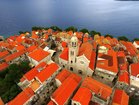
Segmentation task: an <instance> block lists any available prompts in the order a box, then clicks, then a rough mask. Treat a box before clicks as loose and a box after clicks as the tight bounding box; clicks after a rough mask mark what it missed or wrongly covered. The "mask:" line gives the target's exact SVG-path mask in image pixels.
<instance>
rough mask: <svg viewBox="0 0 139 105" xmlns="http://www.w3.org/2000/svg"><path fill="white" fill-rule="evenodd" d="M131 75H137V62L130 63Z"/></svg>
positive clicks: (138, 64)
mask: <svg viewBox="0 0 139 105" xmlns="http://www.w3.org/2000/svg"><path fill="white" fill-rule="evenodd" d="M130 66H131V75H133V76H137V75H138V74H139V63H134V64H131V65H130Z"/></svg>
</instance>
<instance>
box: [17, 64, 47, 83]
mask: <svg viewBox="0 0 139 105" xmlns="http://www.w3.org/2000/svg"><path fill="white" fill-rule="evenodd" d="M46 67H47V64H46V63H45V62H42V63H40V64H39V65H37V66H36V67H35V68H33V69H31V70H30V71H28V72H27V73H26V74H25V75H24V76H23V78H26V79H27V80H28V81H30V80H32V79H33V78H34V77H35V76H36V75H37V74H38V73H39V71H38V69H42V70H44V69H45V68H46ZM21 80H22V78H21ZM21 80H20V81H21Z"/></svg>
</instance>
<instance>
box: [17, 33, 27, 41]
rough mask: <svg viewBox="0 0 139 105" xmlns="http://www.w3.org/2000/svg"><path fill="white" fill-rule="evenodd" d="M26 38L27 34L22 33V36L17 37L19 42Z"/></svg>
mask: <svg viewBox="0 0 139 105" xmlns="http://www.w3.org/2000/svg"><path fill="white" fill-rule="evenodd" d="M24 39H25V34H21V35H20V36H18V37H17V38H16V41H17V42H18V43H21V42H23V41H24Z"/></svg>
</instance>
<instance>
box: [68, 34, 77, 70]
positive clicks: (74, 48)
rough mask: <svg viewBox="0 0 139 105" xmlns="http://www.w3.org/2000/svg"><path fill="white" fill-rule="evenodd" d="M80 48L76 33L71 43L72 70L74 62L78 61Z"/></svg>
mask: <svg viewBox="0 0 139 105" xmlns="http://www.w3.org/2000/svg"><path fill="white" fill-rule="evenodd" d="M78 50H79V45H78V38H77V37H76V33H74V35H73V36H72V38H71V39H70V43H69V66H70V69H71V70H72V69H73V68H74V64H75V63H76V57H77V55H78Z"/></svg>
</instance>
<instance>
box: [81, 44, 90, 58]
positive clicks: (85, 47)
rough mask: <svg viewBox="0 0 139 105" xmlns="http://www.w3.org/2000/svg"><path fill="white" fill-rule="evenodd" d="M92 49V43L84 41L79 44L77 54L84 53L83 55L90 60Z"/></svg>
mask: <svg viewBox="0 0 139 105" xmlns="http://www.w3.org/2000/svg"><path fill="white" fill-rule="evenodd" d="M92 49H93V46H92V44H90V43H89V42H85V43H83V44H82V45H81V47H80V48H79V56H81V55H83V54H84V55H85V57H86V58H87V59H88V60H90V59H91V54H92Z"/></svg>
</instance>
